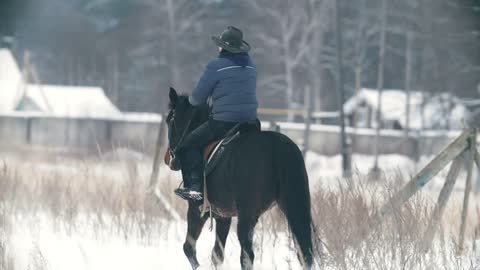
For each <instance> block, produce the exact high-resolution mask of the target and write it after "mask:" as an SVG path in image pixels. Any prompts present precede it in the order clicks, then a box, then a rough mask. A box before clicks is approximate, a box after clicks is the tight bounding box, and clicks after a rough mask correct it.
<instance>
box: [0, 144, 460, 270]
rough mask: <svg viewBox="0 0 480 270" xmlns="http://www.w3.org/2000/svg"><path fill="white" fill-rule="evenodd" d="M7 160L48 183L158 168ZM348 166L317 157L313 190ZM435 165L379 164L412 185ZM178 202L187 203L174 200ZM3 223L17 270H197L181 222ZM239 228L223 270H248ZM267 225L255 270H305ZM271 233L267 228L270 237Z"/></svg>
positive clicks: (360, 164)
mask: <svg viewBox="0 0 480 270" xmlns="http://www.w3.org/2000/svg"><path fill="white" fill-rule="evenodd" d="M0 159H2V160H4V162H6V164H7V165H8V167H9V168H10V167H17V168H18V169H19V171H20V172H25V171H32V172H37V173H38V172H41V175H55V174H58V173H60V174H61V175H64V176H65V177H67V178H71V179H76V178H78V175H81V174H84V173H85V171H88V175H89V177H100V178H101V179H102V181H103V179H104V181H110V180H111V179H114V180H115V181H124V180H125V179H128V175H129V169H128V168H126V167H125V166H122V162H124V159H125V161H126V162H129V163H132V162H133V164H134V165H135V168H136V169H135V170H134V171H135V172H136V173H138V175H139V179H144V180H145V181H147V180H146V179H148V176H149V173H150V170H151V162H152V160H151V158H147V157H141V154H140V153H137V152H132V151H130V150H128V149H120V150H119V151H118V153H115V158H112V159H110V158H107V159H102V160H100V161H98V160H93V161H88V160H87V161H85V162H83V163H82V164H78V161H75V160H74V159H72V160H70V159H68V158H64V157H60V156H58V157H57V158H56V159H55V160H53V161H48V160H45V161H43V162H40V161H38V160H33V159H26V160H25V159H24V158H22V157H21V156H20V157H18V158H16V157H15V155H14V154H12V153H0ZM340 159H341V157H340V156H339V155H337V156H333V157H327V156H321V155H318V154H315V153H313V152H309V153H308V154H307V157H306V167H307V170H308V173H309V178H310V183H311V187H312V188H318V187H320V186H321V187H324V188H334V187H335V186H337V185H338V183H339V181H342V179H341V170H340V164H341V162H340ZM429 160H430V157H423V158H422V160H421V161H420V164H419V165H418V166H417V168H415V167H416V165H415V162H414V161H412V160H410V159H408V158H406V157H404V156H401V155H384V156H380V160H379V163H380V167H381V168H382V169H383V170H384V172H385V173H386V174H395V173H398V172H400V173H401V174H402V175H403V176H405V178H407V177H408V176H409V175H411V174H413V173H414V172H415V171H418V169H419V168H418V167H419V166H421V165H424V164H426V163H427V162H428V161H429ZM353 163H354V168H355V170H356V171H357V172H358V174H361V175H364V174H366V173H368V171H369V169H370V168H371V166H372V165H373V157H372V156H365V155H354V156H353ZM160 173H161V179H162V180H161V181H162V182H161V183H165V182H166V181H170V180H174V181H175V183H176V180H178V179H179V178H180V175H179V173H178V172H172V171H170V170H167V168H166V167H165V166H163V165H162V167H161V169H160ZM445 174H446V172H444V171H442V172H441V173H440V174H439V176H438V177H437V178H436V179H434V180H433V182H434V184H433V185H432V184H428V185H427V186H426V187H425V188H426V189H427V190H428V189H435V190H437V191H438V190H439V187H440V186H439V184H440V183H441V180H442V179H441V178H443V180H444V179H445V178H444V177H445ZM122 179H123V180H122ZM460 179H464V175H460ZM459 182H463V181H459ZM461 191H462V190H456V191H454V195H455V194H456V195H459V194H461ZM164 192H165V191H164ZM164 195H168V193H164ZM165 200H168V199H165ZM174 202H179V201H176V200H174ZM174 206H175V205H174ZM2 209H3V210H2ZM0 210H1V211H0V215H2V214H3V212H2V211H5V208H4V207H0ZM28 211H31V212H28ZM172 211H176V210H172ZM65 215H68V213H65ZM90 215H92V214H90ZM93 215H94V216H95V215H97V214H96V213H94V214H93ZM3 217H6V220H7V225H6V226H2V227H0V237H2V236H1V232H2V229H4V228H6V230H7V232H8V233H7V235H8V236H7V239H6V240H7V242H6V244H7V246H8V248H7V250H8V253H9V256H10V257H11V258H14V260H13V263H14V269H49V270H63V269H72V270H76V269H79V270H80V269H90V270H97V269H98V270H104V269H116V270H123V269H142V270H149V269H152V270H153V269H180V270H182V269H190V265H189V263H188V261H187V259H186V258H185V255H184V254H183V249H182V245H183V242H184V239H185V235H186V222H185V221H184V217H183V215H181V216H180V217H177V218H176V219H175V220H167V219H165V218H164V217H162V216H158V217H155V218H157V220H156V221H155V222H153V223H150V225H148V227H147V230H148V232H147V235H146V236H142V231H141V227H139V226H142V223H141V221H137V220H131V219H125V220H124V219H123V218H122V219H121V221H120V222H118V220H117V221H115V220H116V219H117V218H118V217H117V216H109V214H105V215H103V217H102V224H97V222H98V221H96V219H95V218H93V219H92V218H91V216H90V217H89V216H88V214H87V213H85V214H84V215H83V214H80V215H79V216H77V217H74V220H72V221H68V220H64V219H68V218H65V217H63V215H60V216H56V217H55V218H54V217H52V216H51V213H49V212H42V210H41V209H38V210H30V209H27V210H26V212H22V211H16V212H13V213H9V214H8V215H7V216H5V215H3ZM140 219H141V218H140ZM137 222H139V223H137ZM209 222H210V221H207V224H206V225H205V226H204V229H203V231H202V234H201V236H200V238H199V240H198V242H197V256H198V259H199V262H200V264H201V266H202V267H201V268H200V269H213V268H212V267H211V262H210V255H211V250H212V248H213V245H214V241H215V236H214V233H213V232H211V231H209V230H208V227H209ZM235 222H236V221H235V219H234V221H233V224H232V228H231V232H230V234H229V236H228V239H227V244H226V259H225V263H224V265H223V267H222V269H240V264H239V256H240V246H239V243H238V240H237V235H236V233H235ZM130 223H131V224H133V225H131V224H130ZM137 224H138V225H137ZM259 225H260V226H259V227H260V228H258V226H257V233H256V234H255V238H254V248H255V252H256V259H255V267H256V268H255V269H300V266H299V263H298V260H297V257H296V254H295V252H294V251H293V243H292V241H291V239H290V238H289V235H288V234H287V233H283V232H275V235H274V234H273V233H271V234H270V233H259V232H260V231H261V230H262V229H263V230H267V231H269V230H270V231H271V229H269V228H268V225H264V224H259ZM124 226H125V227H124ZM150 226H151V227H150ZM265 226H267V227H266V229H265ZM264 232H265V231H264ZM446 267H447V268H448V266H446ZM458 267H459V266H458ZM330 269H331V268H330ZM392 269H396V268H392ZM459 269H468V267H463V266H462V267H459Z"/></svg>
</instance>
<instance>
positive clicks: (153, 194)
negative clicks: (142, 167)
mask: <svg viewBox="0 0 480 270" xmlns="http://www.w3.org/2000/svg"><path fill="white" fill-rule="evenodd" d="M166 118H167V116H166V115H165V114H164V115H162V121H161V122H160V126H159V127H158V135H157V143H156V145H155V155H154V158H153V164H152V173H151V174H150V182H149V184H148V187H147V194H148V195H149V197H148V198H153V199H154V200H155V201H156V202H157V203H158V204H160V205H162V206H163V207H164V208H165V210H166V211H167V212H168V213H169V214H170V215H171V216H172V218H173V219H174V220H182V218H181V217H180V215H179V214H178V213H177V212H176V211H175V208H174V207H173V206H172V205H171V204H170V203H169V202H168V200H167V199H166V198H165V196H163V194H162V193H161V192H160V190H158V188H157V184H158V174H159V172H160V163H161V162H162V160H163V159H162V157H163V155H162V153H164V151H162V150H166V143H165V141H166V133H167V125H166V122H165V121H164V119H166Z"/></svg>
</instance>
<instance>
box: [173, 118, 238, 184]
mask: <svg viewBox="0 0 480 270" xmlns="http://www.w3.org/2000/svg"><path fill="white" fill-rule="evenodd" d="M236 124H237V122H223V121H217V120H213V119H210V120H208V121H207V122H205V123H203V124H202V125H200V126H199V127H198V128H196V129H195V130H193V131H192V132H190V134H188V135H187V136H186V137H185V139H184V141H183V143H182V145H181V147H180V149H179V151H178V154H179V158H180V163H181V164H182V176H183V181H184V186H185V187H188V188H189V187H191V186H192V184H193V185H197V188H198V185H201V183H202V181H201V180H202V179H203V169H204V161H203V149H204V148H205V147H206V146H207V145H208V144H209V143H211V142H213V141H215V140H218V139H220V138H222V137H223V136H224V135H225V134H226V133H227V132H228V131H229V130H230V129H232V128H233V127H234V126H235V125H236Z"/></svg>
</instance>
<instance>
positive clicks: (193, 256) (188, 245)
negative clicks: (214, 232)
mask: <svg viewBox="0 0 480 270" xmlns="http://www.w3.org/2000/svg"><path fill="white" fill-rule="evenodd" d="M187 219H188V220H187V222H188V228H187V237H186V239H185V243H184V244H183V252H185V256H187V259H188V261H189V262H190V265H191V266H192V269H193V270H195V269H197V268H198V267H199V266H200V264H199V263H198V260H197V250H196V244H197V240H198V237H199V236H200V233H201V232H202V228H203V225H204V224H205V221H206V220H207V219H206V218H205V217H203V218H202V217H200V211H199V210H198V207H196V206H195V205H193V204H191V203H190V204H189V206H188V213H187Z"/></svg>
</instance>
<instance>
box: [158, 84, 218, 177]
mask: <svg viewBox="0 0 480 270" xmlns="http://www.w3.org/2000/svg"><path fill="white" fill-rule="evenodd" d="M169 98H170V102H169V104H168V107H169V112H168V116H167V119H166V121H167V127H168V147H169V153H167V154H168V155H170V156H169V157H167V156H166V157H167V158H168V160H167V158H166V159H165V162H166V163H167V165H169V166H170V168H171V169H172V170H179V169H180V164H179V162H178V160H177V159H176V157H175V150H176V149H177V148H178V147H179V146H180V145H181V144H182V142H183V140H184V138H185V136H187V135H188V133H190V132H191V131H192V130H194V129H195V128H197V127H198V126H199V125H201V124H202V123H203V122H205V121H206V120H208V115H209V110H208V107H207V106H206V105H205V106H195V107H194V106H192V105H191V104H190V102H189V101H188V96H187V95H179V94H178V93H177V91H175V89H173V88H172V87H170V93H169Z"/></svg>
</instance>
